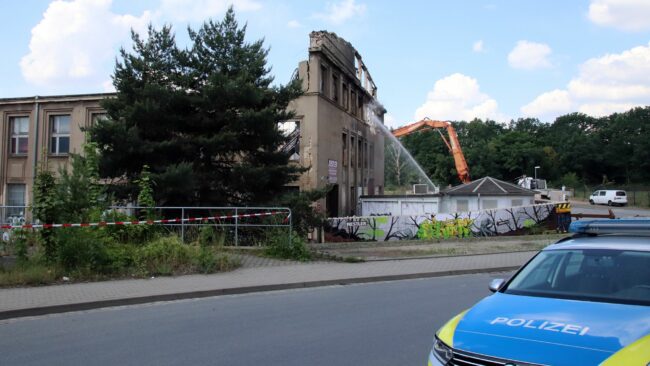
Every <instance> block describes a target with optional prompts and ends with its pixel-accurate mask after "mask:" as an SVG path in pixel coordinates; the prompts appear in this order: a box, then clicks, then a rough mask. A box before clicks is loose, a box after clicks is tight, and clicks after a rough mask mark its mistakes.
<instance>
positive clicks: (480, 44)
mask: <svg viewBox="0 0 650 366" xmlns="http://www.w3.org/2000/svg"><path fill="white" fill-rule="evenodd" d="M472 50H473V51H474V52H477V53H481V52H483V51H484V48H483V40H479V41H476V42H474V44H473V45H472Z"/></svg>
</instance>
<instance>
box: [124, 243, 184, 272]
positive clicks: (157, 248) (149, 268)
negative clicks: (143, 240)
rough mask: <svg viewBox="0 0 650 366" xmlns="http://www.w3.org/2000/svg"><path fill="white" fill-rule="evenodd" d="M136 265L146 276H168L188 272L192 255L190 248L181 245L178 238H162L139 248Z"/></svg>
mask: <svg viewBox="0 0 650 366" xmlns="http://www.w3.org/2000/svg"><path fill="white" fill-rule="evenodd" d="M136 263H137V265H138V267H139V268H140V269H141V270H143V271H144V272H145V273H146V274H147V275H163V276H169V275H172V274H176V273H183V272H188V269H189V268H190V267H191V265H192V253H191V249H190V247H188V246H186V245H184V244H183V243H181V241H180V239H179V238H178V237H176V236H169V237H162V238H157V239H154V240H153V241H151V242H149V243H147V244H146V245H144V246H143V247H141V248H139V249H138V252H137V256H136Z"/></svg>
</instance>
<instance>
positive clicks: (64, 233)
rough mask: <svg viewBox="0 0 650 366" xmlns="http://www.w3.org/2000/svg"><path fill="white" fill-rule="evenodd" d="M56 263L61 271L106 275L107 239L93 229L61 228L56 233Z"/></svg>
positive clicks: (107, 269) (109, 260) (108, 262)
mask: <svg viewBox="0 0 650 366" xmlns="http://www.w3.org/2000/svg"><path fill="white" fill-rule="evenodd" d="M56 241H57V261H58V263H59V264H60V265H61V266H62V267H63V269H65V270H67V271H70V270H85V271H93V272H98V273H107V272H109V271H110V268H111V257H110V254H109V252H108V250H107V245H108V244H109V243H110V240H109V238H107V237H105V236H103V235H101V233H100V232H98V231H97V230H95V229H93V228H61V229H59V230H58V231H57V232H56Z"/></svg>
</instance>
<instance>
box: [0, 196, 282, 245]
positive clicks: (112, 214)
mask: <svg viewBox="0 0 650 366" xmlns="http://www.w3.org/2000/svg"><path fill="white" fill-rule="evenodd" d="M32 217H33V215H32V210H31V207H29V206H0V224H1V225H11V226H20V225H26V224H38V222H37V220H36V222H34V221H33V220H32ZM163 221H164V222H163ZM136 222H137V224H136ZM114 223H118V225H124V226H128V225H149V226H153V225H156V226H158V225H159V226H161V227H164V228H166V229H167V230H168V232H169V233H175V234H177V235H178V236H179V237H180V238H181V240H182V241H183V242H192V241H195V240H198V238H199V235H200V234H201V230H202V228H205V227H212V228H214V229H216V230H217V231H218V232H217V234H218V235H220V236H221V237H222V241H223V243H224V244H225V245H234V246H239V245H246V246H251V245H262V243H261V242H260V238H264V235H263V234H264V231H265V230H273V229H279V230H287V235H288V237H289V245H291V240H292V238H291V236H292V235H291V233H292V231H293V218H292V215H291V209H289V208H287V207H141V206H112V207H110V208H109V209H108V210H106V211H105V212H104V213H103V215H102V217H101V219H100V221H99V222H98V223H97V225H96V226H107V225H110V226H113V225H115V224H114ZM55 224H66V225H67V226H70V225H72V224H81V223H55Z"/></svg>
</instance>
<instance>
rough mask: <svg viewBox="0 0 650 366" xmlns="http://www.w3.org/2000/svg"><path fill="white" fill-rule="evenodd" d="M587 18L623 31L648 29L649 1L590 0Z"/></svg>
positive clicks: (649, 20) (649, 22) (649, 23)
mask: <svg viewBox="0 0 650 366" xmlns="http://www.w3.org/2000/svg"><path fill="white" fill-rule="evenodd" d="M588 17H589V20H591V21H592V22H594V23H596V24H598V25H601V26H605V27H612V28H616V29H621V30H625V31H642V30H648V29H650V1H648V0H592V1H591V4H589V13H588Z"/></svg>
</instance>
